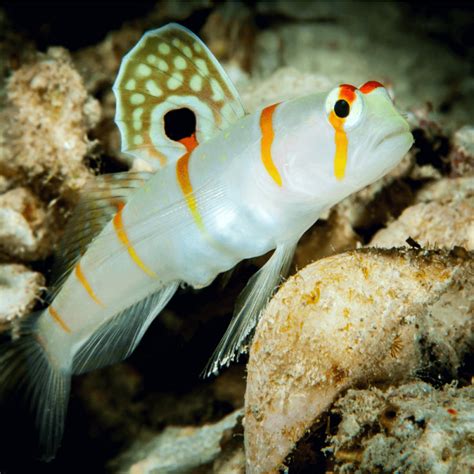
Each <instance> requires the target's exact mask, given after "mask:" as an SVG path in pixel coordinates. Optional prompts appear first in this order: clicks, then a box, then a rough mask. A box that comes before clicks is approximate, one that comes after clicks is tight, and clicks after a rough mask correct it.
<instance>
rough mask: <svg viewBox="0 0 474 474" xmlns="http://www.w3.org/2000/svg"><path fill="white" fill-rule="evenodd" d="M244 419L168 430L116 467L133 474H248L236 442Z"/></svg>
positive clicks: (233, 417)
mask: <svg viewBox="0 0 474 474" xmlns="http://www.w3.org/2000/svg"><path fill="white" fill-rule="evenodd" d="M241 417H242V410H239V411H236V412H233V413H231V414H230V415H228V416H226V417H225V418H224V419H222V420H221V421H219V422H218V423H215V424H212V425H211V424H209V425H204V426H201V427H197V426H186V427H179V428H178V427H167V428H166V429H165V430H164V431H163V432H162V433H160V434H159V435H157V436H154V437H152V438H151V439H149V440H148V441H137V442H135V443H134V445H133V446H131V448H130V449H129V451H128V452H126V453H124V454H122V455H121V456H120V458H118V459H116V460H115V461H114V462H113V465H114V467H115V468H116V470H118V471H119V472H122V473H130V474H148V473H150V472H157V473H158V472H159V473H160V474H161V473H162V474H187V473H189V474H191V473H193V472H197V471H196V469H198V468H201V469H203V468H205V469H206V470H205V471H202V472H209V473H216V474H217V473H219V474H222V473H224V472H226V473H228V474H231V473H234V474H244V457H243V449H242V445H241V442H239V443H238V444H237V445H236V443H235V442H234V441H235V440H234V439H233V438H234V433H235V431H236V430H238V427H239V426H240V418H241ZM214 463H215V466H213V464H214ZM206 466H207V467H206Z"/></svg>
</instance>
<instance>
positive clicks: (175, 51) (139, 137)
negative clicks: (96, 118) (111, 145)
mask: <svg viewBox="0 0 474 474" xmlns="http://www.w3.org/2000/svg"><path fill="white" fill-rule="evenodd" d="M114 93H115V97H116V99H117V110H116V115H115V121H116V123H117V125H118V127H119V129H120V134H121V137H122V151H123V152H126V153H128V154H130V155H133V156H134V157H135V158H140V159H143V160H145V161H146V162H147V163H148V164H149V165H150V166H151V167H152V169H159V168H162V167H163V166H166V165H167V164H168V163H173V162H175V161H176V160H177V159H178V158H180V157H181V156H182V155H183V154H184V153H186V148H185V146H184V145H183V144H182V143H181V142H180V140H181V139H182V138H185V137H189V136H191V135H192V134H193V133H195V135H196V140H197V142H198V143H203V142H204V141H206V140H208V139H209V138H211V137H212V136H213V135H215V134H216V133H217V132H218V131H219V130H223V129H225V128H227V127H228V126H229V125H230V124H231V123H233V122H235V121H237V120H238V119H239V118H241V117H243V116H244V115H245V112H244V108H243V106H242V104H241V102H240V98H239V95H238V93H237V90H236V89H235V87H234V85H233V84H232V82H231V81H230V79H229V78H228V77H227V74H226V73H225V71H224V70H223V69H222V66H221V65H220V64H219V62H218V61H217V59H216V58H215V57H214V55H213V54H212V53H211V51H209V49H208V48H207V47H206V45H205V44H204V43H203V42H202V41H201V40H200V39H199V38H198V37H197V36H196V35H195V34H194V33H192V32H191V31H189V30H188V29H186V28H184V27H183V26H180V25H177V24H175V23H171V24H169V25H166V26H164V27H162V28H158V29H157V30H152V31H148V32H147V33H145V34H144V35H143V37H142V38H141V39H140V41H139V42H138V43H137V44H136V46H135V47H134V48H133V49H132V50H131V51H130V52H129V53H128V54H127V55H126V56H125V57H124V58H123V60H122V64H121V66H120V70H119V73H118V76H117V79H116V81H115V84H114ZM177 111H178V112H180V113H176V112H177ZM186 114H187V116H186Z"/></svg>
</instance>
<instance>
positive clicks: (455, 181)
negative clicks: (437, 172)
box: [415, 177, 474, 202]
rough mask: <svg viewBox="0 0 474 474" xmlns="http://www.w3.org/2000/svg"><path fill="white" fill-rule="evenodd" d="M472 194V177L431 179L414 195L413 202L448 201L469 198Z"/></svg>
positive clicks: (473, 192)
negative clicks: (431, 180)
mask: <svg viewBox="0 0 474 474" xmlns="http://www.w3.org/2000/svg"><path fill="white" fill-rule="evenodd" d="M472 196H474V178H472V177H466V178H451V179H447V178H445V179H441V180H438V181H433V182H431V183H428V184H426V185H425V186H423V187H422V188H421V189H420V190H419V191H418V192H417V193H416V195H415V202H431V201H438V202H449V201H453V200H455V201H462V200H464V199H471V198H472Z"/></svg>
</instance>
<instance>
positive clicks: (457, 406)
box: [327, 382, 474, 474]
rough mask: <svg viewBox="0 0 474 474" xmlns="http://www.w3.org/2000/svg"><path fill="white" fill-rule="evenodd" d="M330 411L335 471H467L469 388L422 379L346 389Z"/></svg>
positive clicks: (473, 465) (473, 462) (471, 424)
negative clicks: (334, 419) (335, 420)
mask: <svg viewBox="0 0 474 474" xmlns="http://www.w3.org/2000/svg"><path fill="white" fill-rule="evenodd" d="M333 412H335V413H337V414H338V415H339V416H340V417H341V422H340V424H339V426H338V430H337V433H336V434H335V435H334V436H332V437H331V441H330V448H329V449H328V450H327V451H330V452H332V453H333V455H334V459H335V463H336V469H337V472H341V473H342V472H344V473H352V472H436V473H440V474H442V473H446V474H447V473H449V472H459V473H462V472H472V470H473V469H474V453H473V450H472V434H473V432H474V420H473V418H472V413H473V412H474V387H472V386H470V387H463V388H460V389H457V388H456V387H455V386H450V385H447V386H445V387H444V388H443V389H442V390H436V389H435V388H433V387H432V386H431V385H428V384H427V383H423V382H416V383H410V384H406V385H401V386H400V387H389V388H388V389H387V390H385V391H382V390H380V389H377V388H371V389H369V390H349V391H348V392H347V394H346V395H344V396H343V397H342V398H341V399H339V400H338V401H337V402H336V403H335V405H334V409H333Z"/></svg>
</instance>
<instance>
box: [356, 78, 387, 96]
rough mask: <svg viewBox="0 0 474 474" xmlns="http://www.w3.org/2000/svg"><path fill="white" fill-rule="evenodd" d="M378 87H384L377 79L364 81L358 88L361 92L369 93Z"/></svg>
mask: <svg viewBox="0 0 474 474" xmlns="http://www.w3.org/2000/svg"><path fill="white" fill-rule="evenodd" d="M379 87H384V85H383V84H381V83H380V82H377V81H369V82H366V83H365V84H364V85H363V86H362V87H360V88H359V90H360V91H361V92H362V93H363V94H369V93H370V92H372V91H373V90H374V89H377V88H379Z"/></svg>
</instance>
